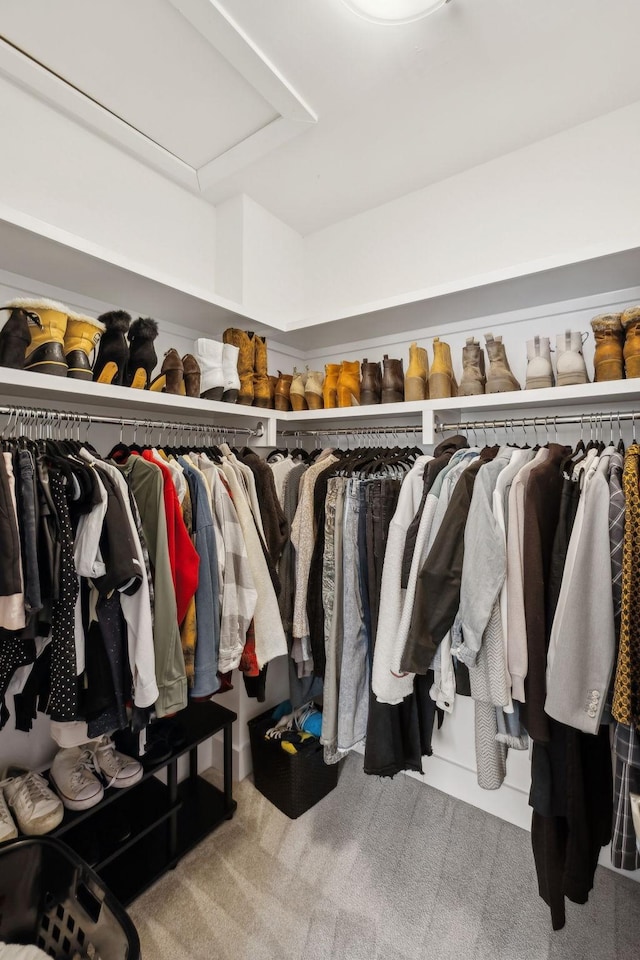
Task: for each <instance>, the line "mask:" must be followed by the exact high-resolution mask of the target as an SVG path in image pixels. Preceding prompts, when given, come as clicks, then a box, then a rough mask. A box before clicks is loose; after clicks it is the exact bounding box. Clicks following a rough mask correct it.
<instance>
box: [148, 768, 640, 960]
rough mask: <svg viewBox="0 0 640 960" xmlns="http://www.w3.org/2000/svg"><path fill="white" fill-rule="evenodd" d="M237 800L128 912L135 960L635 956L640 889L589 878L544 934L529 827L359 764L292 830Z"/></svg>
mask: <svg viewBox="0 0 640 960" xmlns="http://www.w3.org/2000/svg"><path fill="white" fill-rule="evenodd" d="M214 776H215V775H214V774H213V772H212V779H213V778H214ZM235 797H236V799H237V800H238V811H237V813H236V815H235V817H234V818H233V820H231V821H229V822H226V823H224V824H223V825H222V826H221V827H220V828H219V829H218V830H216V831H215V832H214V833H213V834H211V835H210V836H209V837H208V838H207V839H206V840H204V841H203V842H202V843H201V844H200V845H199V846H198V847H197V848H196V849H195V850H193V851H192V852H191V853H190V854H188V855H187V856H186V857H185V858H184V859H183V860H182V861H181V862H180V864H179V865H178V867H177V868H176V870H174V871H173V872H171V873H169V874H167V875H166V876H165V877H163V878H162V879H161V880H160V881H159V882H158V883H156V884H155V886H154V887H152V888H151V889H150V890H149V891H147V893H145V894H143V896H142V897H140V898H139V899H138V900H136V901H135V902H134V903H133V904H132V906H131V907H130V913H131V916H132V918H133V920H134V922H135V924H136V926H137V928H138V931H139V933H140V940H141V946H142V957H143V960H199V958H202V960H334V958H335V960H460V958H461V957H462V958H464V960H574V958H575V960H638V958H640V885H639V884H637V883H635V882H634V881H632V880H629V879H627V878H625V877H622V876H620V875H617V874H615V873H613V872H612V871H611V870H607V869H604V868H602V867H599V868H598V871H597V874H596V881H595V889H594V890H593V892H592V894H591V897H590V900H589V903H588V904H587V905H586V906H582V907H581V906H576V905H574V904H572V903H568V905H567V924H566V926H565V928H564V930H561V931H559V932H557V933H553V932H552V930H551V923H550V919H549V912H548V910H547V907H546V906H545V904H544V903H543V902H542V901H541V900H540V899H539V897H538V893H537V885H536V875H535V870H534V866H533V857H532V853H531V844H530V838H529V834H528V833H527V832H526V831H524V830H521V829H520V828H518V827H514V826H512V825H511V824H508V823H505V822H504V821H502V820H499V819H497V818H496V817H493V816H491V815H490V814H487V813H484V812H483V811H481V810H478V809H477V808H475V807H472V806H470V805H468V804H466V803H463V802H461V801H459V800H455V799H453V798H451V797H448V796H447V795H446V794H443V793H440V792H439V791H437V790H434V789H432V788H431V787H428V786H425V785H424V784H421V783H419V782H417V781H415V780H412V779H410V778H409V777H402V776H401V777H397V778H396V779H395V780H393V781H390V780H377V779H374V778H371V777H367V776H365V774H364V773H363V772H362V758H361V757H358V756H351V757H349V758H348V759H347V760H346V762H345V763H344V764H343V770H342V773H341V776H340V781H339V784H338V787H337V789H336V790H334V791H333V792H332V793H331V794H330V795H329V796H328V797H325V798H324V800H322V801H321V802H320V803H319V804H317V805H316V806H315V807H314V808H313V809H312V810H310V811H308V812H307V813H306V814H304V816H302V817H301V818H300V819H298V820H295V821H292V820H289V819H287V817H285V816H284V814H282V813H280V811H279V810H277V809H276V808H275V807H274V806H272V805H271V804H270V803H269V802H268V801H267V800H265V798H264V797H263V796H262V795H261V794H260V793H258V791H257V790H256V789H255V787H254V786H253V784H252V783H251V782H250V781H249V780H245V781H243V782H242V783H240V784H237V785H235Z"/></svg>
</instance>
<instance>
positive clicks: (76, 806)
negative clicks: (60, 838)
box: [49, 746, 104, 810]
mask: <svg viewBox="0 0 640 960" xmlns="http://www.w3.org/2000/svg"><path fill="white" fill-rule="evenodd" d="M49 779H50V780H51V782H52V784H53V786H54V787H55V788H56V790H57V792H58V794H59V795H60V798H61V800H62V802H63V803H64V805H65V807H67V809H68V810H88V809H89V808H90V807H95V805H96V803H100V801H101V800H102V797H103V796H104V789H103V787H102V784H101V783H100V781H99V780H98V778H97V777H96V775H95V762H94V753H93V749H92V748H91V747H90V746H84V747H63V748H62V750H58V752H57V753H56V755H55V757H54V760H53V763H52V764H51V770H50V771H49Z"/></svg>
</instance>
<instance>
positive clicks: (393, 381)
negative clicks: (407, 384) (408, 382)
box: [382, 353, 404, 403]
mask: <svg viewBox="0 0 640 960" xmlns="http://www.w3.org/2000/svg"><path fill="white" fill-rule="evenodd" d="M382 367H383V370H382V403H402V401H403V400H404V370H403V369H402V360H390V359H389V357H388V356H387V354H386V353H385V355H384V357H383V360H382Z"/></svg>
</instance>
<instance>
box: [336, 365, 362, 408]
mask: <svg viewBox="0 0 640 960" xmlns="http://www.w3.org/2000/svg"><path fill="white" fill-rule="evenodd" d="M337 390H338V406H339V407H359V406H360V364H359V363H358V361H357V360H343V361H342V364H341V365H340V373H339V374H338V388H337Z"/></svg>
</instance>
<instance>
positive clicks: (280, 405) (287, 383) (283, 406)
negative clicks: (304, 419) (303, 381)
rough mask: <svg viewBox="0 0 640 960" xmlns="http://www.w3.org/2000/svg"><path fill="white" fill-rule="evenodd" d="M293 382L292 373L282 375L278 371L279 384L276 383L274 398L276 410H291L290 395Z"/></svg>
mask: <svg viewBox="0 0 640 960" xmlns="http://www.w3.org/2000/svg"><path fill="white" fill-rule="evenodd" d="M292 380H293V377H292V376H291V374H290V373H280V371H279V370H278V382H277V383H276V393H275V397H274V403H275V407H276V410H283V411H286V410H291V401H290V400H289V393H290V391H291V381H292Z"/></svg>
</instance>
